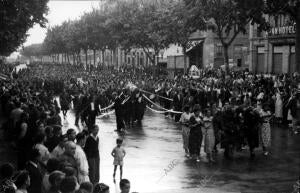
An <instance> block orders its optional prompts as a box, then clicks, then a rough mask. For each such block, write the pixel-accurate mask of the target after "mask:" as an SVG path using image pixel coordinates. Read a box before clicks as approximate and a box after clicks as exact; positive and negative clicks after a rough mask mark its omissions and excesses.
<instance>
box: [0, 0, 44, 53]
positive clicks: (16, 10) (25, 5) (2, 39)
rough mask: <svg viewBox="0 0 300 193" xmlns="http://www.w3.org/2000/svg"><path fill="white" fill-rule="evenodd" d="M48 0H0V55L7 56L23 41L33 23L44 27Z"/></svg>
mask: <svg viewBox="0 0 300 193" xmlns="http://www.w3.org/2000/svg"><path fill="white" fill-rule="evenodd" d="M47 3H48V0H38V1H37V0H34V1H24V0H1V1H0V18H1V25H0V26H1V27H0V55H3V56H8V55H10V54H11V53H12V52H14V51H16V49H17V48H18V47H19V46H20V45H21V44H22V43H24V42H25V40H26V37H27V35H26V33H27V31H28V30H29V29H30V28H31V27H33V25H34V24H39V25H40V26H42V27H45V24H46V22H47V20H46V18H45V14H47V12H48V7H47Z"/></svg>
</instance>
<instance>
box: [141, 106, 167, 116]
mask: <svg viewBox="0 0 300 193" xmlns="http://www.w3.org/2000/svg"><path fill="white" fill-rule="evenodd" d="M146 107H147V109H149V110H150V111H153V112H155V113H159V114H164V113H167V112H168V111H158V110H155V109H152V108H151V107H149V106H148V105H146Z"/></svg>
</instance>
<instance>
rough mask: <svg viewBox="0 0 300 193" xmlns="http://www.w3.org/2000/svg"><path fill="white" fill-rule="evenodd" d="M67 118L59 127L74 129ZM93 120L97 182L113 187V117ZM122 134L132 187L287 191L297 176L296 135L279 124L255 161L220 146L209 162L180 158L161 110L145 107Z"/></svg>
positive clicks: (173, 129) (177, 136)
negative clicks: (229, 155) (266, 152)
mask: <svg viewBox="0 0 300 193" xmlns="http://www.w3.org/2000/svg"><path fill="white" fill-rule="evenodd" d="M73 123H74V115H73V113H71V112H69V113H68V118H67V121H64V130H66V128H76V127H75V126H74V124H73ZM97 124H98V125H99V126H100V132H99V137H100V159H101V161H100V181H101V182H103V183H106V184H108V185H109V186H110V187H111V192H115V190H114V189H115V188H116V189H118V187H117V185H115V184H114V183H113V177H112V175H113V165H112V163H113V158H112V156H111V155H110V153H111V151H112V149H113V147H114V146H115V144H116V142H115V141H116V139H117V138H118V137H120V136H118V134H117V133H116V132H114V130H115V129H116V124H115V117H114V115H112V116H110V117H109V118H102V119H97ZM81 129H82V128H81ZM123 137H124V142H123V145H124V148H125V150H126V152H127V155H126V157H125V159H124V173H123V178H127V179H129V180H130V181H131V187H132V188H131V190H132V191H133V192H134V191H136V192H141V193H142V192H149V193H150V192H153V193H154V192H155V193H160V192H161V193H162V192H178V193H179V192H180V193H184V192H207V193H208V192H209V193H214V192H249V193H250V192H253V193H254V192H255V193H259V192H278V193H279V192H292V190H293V184H295V183H296V181H297V179H298V175H299V168H300V156H299V155H300V146H299V140H300V136H299V135H298V136H297V135H296V136H295V135H292V134H291V133H290V132H289V131H288V130H287V129H285V128H273V130H272V150H271V152H272V153H271V155H270V156H269V157H265V156H263V155H262V150H261V148H259V149H257V150H256V158H255V160H252V161H251V160H249V155H248V151H247V150H244V151H242V152H238V153H236V154H235V156H234V157H235V158H234V159H233V160H225V159H223V156H222V151H220V152H219V153H218V154H217V158H216V160H217V162H216V163H215V164H209V163H207V162H206V158H205V154H204V153H203V155H202V159H201V162H200V163H196V162H195V161H193V160H188V159H186V158H185V157H184V151H183V148H182V138H181V131H180V127H179V125H177V124H176V123H174V121H173V120H171V119H167V118H165V117H164V116H163V115H159V114H153V113H151V112H147V113H146V115H145V118H144V120H143V121H142V123H141V124H140V125H136V126H134V128H131V129H128V130H127V131H126V133H125V135H123ZM201 152H203V149H202V150H201ZM116 179H119V173H118V172H117V176H116ZM118 182H119V180H117V184H118Z"/></svg>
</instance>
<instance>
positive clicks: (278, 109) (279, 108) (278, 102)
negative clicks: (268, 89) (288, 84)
mask: <svg viewBox="0 0 300 193" xmlns="http://www.w3.org/2000/svg"><path fill="white" fill-rule="evenodd" d="M282 117H283V102H282V98H281V94H280V92H279V90H278V91H277V92H276V95H275V118H276V120H277V121H279V122H281V121H282Z"/></svg>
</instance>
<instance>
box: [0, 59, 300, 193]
mask: <svg viewBox="0 0 300 193" xmlns="http://www.w3.org/2000/svg"><path fill="white" fill-rule="evenodd" d="M6 73H7V72H6ZM13 77H14V79H8V80H6V81H1V83H0V86H1V90H0V99H1V110H2V116H4V117H5V118H6V120H7V121H6V122H5V123H4V124H3V129H4V130H5V137H6V140H7V141H8V142H10V143H11V144H12V145H13V146H15V148H16V149H17V152H18V156H17V157H18V160H17V169H18V171H19V172H17V175H15V171H14V167H13V166H12V165H10V164H5V165H3V166H2V167H1V171H0V174H1V184H0V192H1V193H2V192H26V191H28V192H29V193H39V192H51V193H52V192H62V193H72V192H75V191H77V192H108V191H109V188H108V187H107V186H106V185H105V184H101V183H100V184H99V180H100V177H99V176H100V175H99V172H100V171H99V149H98V148H99V138H98V130H99V128H98V126H97V125H95V119H96V116H98V115H99V114H101V113H102V111H101V109H103V108H104V107H107V106H110V105H111V104H112V105H111V108H113V109H114V110H115V113H116V122H117V131H122V130H123V129H125V128H129V127H131V126H133V125H134V124H135V123H136V122H139V121H141V120H142V118H143V114H144V111H145V109H146V107H149V109H152V108H153V104H152V103H150V101H151V100H152V102H153V103H154V104H157V107H158V109H159V108H160V109H163V111H160V112H162V113H164V114H165V116H171V117H173V118H174V120H175V121H176V122H180V123H181V124H182V131H183V132H182V134H183V143H184V149H185V152H186V156H187V157H192V158H194V159H196V160H197V161H200V159H199V156H200V150H201V145H202V141H204V144H205V148H204V149H205V153H206V154H207V157H208V160H209V161H211V162H214V161H215V160H214V158H213V153H214V152H217V151H218V148H217V145H218V144H219V143H220V144H221V148H224V149H225V152H224V156H225V157H227V158H231V157H232V154H233V151H234V149H238V150H240V149H242V148H243V147H244V146H246V145H248V146H249V149H250V155H251V157H254V149H255V148H256V147H258V145H259V142H261V144H262V146H263V150H264V154H265V155H268V153H269V146H270V141H271V134H270V133H271V126H270V120H271V118H272V116H273V115H274V117H275V120H276V122H278V124H287V123H289V121H292V129H293V132H294V133H295V134H297V132H298V130H297V120H298V116H299V113H298V110H297V105H298V103H299V92H298V89H299V76H298V75H297V74H294V75H278V76H271V75H253V74H251V73H249V72H247V71H242V72H233V71H232V72H230V73H229V74H228V75H226V74H225V73H224V72H222V71H221V70H213V69H207V70H203V71H202V72H201V74H200V78H199V79H191V78H188V77H185V76H178V77H176V78H174V79H167V78H165V79H160V78H158V77H156V76H153V74H151V73H148V72H146V71H144V70H142V69H135V70H132V69H130V68H122V69H119V70H115V69H97V70H96V69H95V70H94V71H86V70H84V68H83V67H79V66H72V65H60V64H50V63H49V64H31V65H29V66H28V68H27V69H25V70H21V71H20V72H19V73H18V74H14V76H13ZM128 85H129V86H128ZM130 85H133V86H130ZM149 93H150V94H149ZM151 93H152V94H151ZM146 95H147V96H148V97H147V98H145V97H146ZM58 98H59V100H58ZM149 100H150V101H149ZM72 104H73V109H74V112H75V117H76V120H75V125H77V126H79V120H81V122H82V125H84V127H83V130H81V132H79V133H76V131H75V130H74V129H71V128H69V129H68V130H67V131H66V133H63V131H62V118H61V116H60V111H62V113H63V117H65V116H66V115H67V112H68V110H69V109H72ZM158 104H159V105H158ZM160 106H162V107H160ZM153 110H155V109H153ZM117 143H118V145H117V147H116V149H114V151H113V152H112V155H113V156H116V157H118V156H119V155H122V156H125V151H124V150H123V149H122V148H121V142H120V141H118V142H117ZM122 156H121V157H122ZM120 159H121V158H120ZM120 159H117V160H115V161H116V164H114V165H115V166H118V165H119V166H122V160H120ZM116 168H117V167H115V171H116ZM120 172H121V174H122V167H120ZM121 178H122V177H121ZM128 186H129V187H128ZM120 188H121V190H122V192H124V193H125V192H128V191H129V188H130V183H129V181H128V180H126V179H121V182H120ZM125 189H126V190H125Z"/></svg>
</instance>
